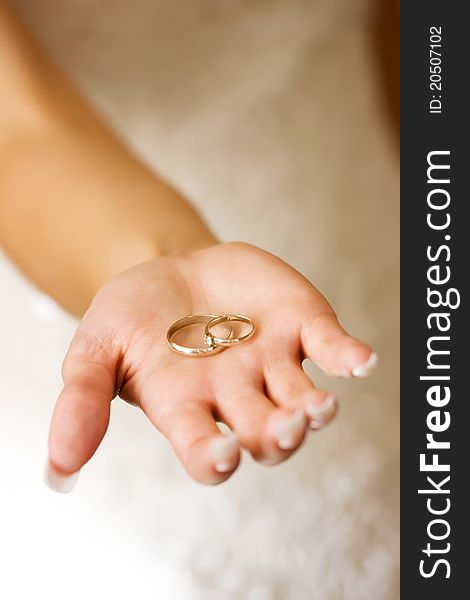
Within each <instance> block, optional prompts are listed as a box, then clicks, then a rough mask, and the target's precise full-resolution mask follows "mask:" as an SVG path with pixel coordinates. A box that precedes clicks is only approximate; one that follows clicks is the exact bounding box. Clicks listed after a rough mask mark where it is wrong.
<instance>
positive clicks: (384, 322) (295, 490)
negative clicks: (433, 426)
mask: <svg viewBox="0 0 470 600" xmlns="http://www.w3.org/2000/svg"><path fill="white" fill-rule="evenodd" d="M16 4H17V5H18V6H19V7H20V8H21V9H22V10H23V12H24V13H25V15H26V16H27V18H28V19H29V21H30V23H31V24H32V26H33V27H34V29H35V30H36V31H37V32H38V34H39V35H40V36H41V37H42V39H43V40H44V42H45V43H46V44H47V45H48V46H49V48H50V49H51V52H52V53H53V54H54V55H55V56H56V57H57V59H58V60H60V61H61V63H62V64H63V65H64V66H65V67H66V68H67V70H68V72H69V73H70V75H71V76H72V77H73V78H74V79H75V81H76V82H77V83H79V85H80V86H81V87H82V89H83V90H84V91H85V92H86V93H87V94H88V95H89V97H90V98H92V99H93V101H94V102H95V103H96V104H97V105H98V106H99V107H100V108H101V110H102V111H103V112H104V113H105V114H106V115H107V116H108V118H109V119H110V120H111V121H112V122H113V124H114V125H115V127H116V128H117V129H118V130H119V131H120V132H121V133H122V135H123V136H124V137H125V138H126V139H127V140H128V141H129V143H130V144H131V145H132V146H133V147H134V148H135V149H136V151H138V152H139V153H140V154H141V156H142V157H144V159H145V160H146V161H148V162H149V163H150V164H151V165H153V166H154V167H155V168H158V170H159V171H160V172H161V173H163V174H164V175H165V176H166V177H168V178H169V179H170V180H172V181H173V182H174V183H175V184H176V185H177V186H179V187H180V188H181V189H182V190H183V191H184V192H185V193H186V194H187V195H188V196H189V197H190V198H191V199H192V200H193V202H194V203H195V204H196V205H197V206H198V207H199V208H200V210H201V211H202V212H203V214H204V215H205V217H206V218H207V219H208V221H209V223H210V224H211V225H212V227H213V228H214V230H215V231H217V233H218V234H219V235H220V236H221V237H222V238H223V239H226V240H231V239H242V240H245V241H249V242H253V243H255V244H257V245H259V246H262V247H265V248H267V249H269V250H270V251H272V252H275V253H277V254H279V255H280V256H282V258H284V259H285V260H287V261H289V262H290V263H291V264H293V265H294V266H296V267H297V268H299V269H300V270H301V271H302V272H304V273H305V274H306V275H307V276H308V277H309V278H310V279H311V280H312V281H313V282H314V283H315V284H316V285H317V286H318V287H319V288H320V289H321V290H322V291H323V292H324V293H325V294H326V295H327V297H328V298H329V299H330V301H331V302H332V303H333V305H334V306H335V307H336V308H337V310H338V312H339V314H340V316H341V318H342V321H343V323H344V324H345V325H346V326H347V327H348V328H349V329H350V330H351V331H352V332H353V333H354V334H356V335H358V336H360V337H363V338H365V339H367V340H369V341H370V342H371V343H372V344H373V345H374V346H375V348H376V349H377V350H378V352H379V355H380V369H379V371H378V372H377V374H376V375H375V376H374V377H373V378H372V379H371V380H370V381H365V382H363V381H352V382H350V381H348V382H340V381H333V382H331V384H330V387H331V388H332V389H333V390H334V391H336V392H337V393H338V396H339V397H340V400H341V412H340V415H339V417H338V420H337V422H336V423H335V424H334V425H333V426H331V427H330V428H329V429H326V430H325V431H323V432H321V433H318V434H312V435H311V436H310V439H309V440H308V442H307V443H306V444H305V447H304V448H303V449H302V450H301V452H299V454H298V455H296V456H295V457H294V458H293V459H292V460H290V461H289V462H287V463H285V464H283V465H282V466H279V467H276V468H266V467H262V466H259V465H257V464H255V463H253V461H252V460H251V459H250V458H249V457H244V461H243V464H242V467H241V469H240V470H239V471H238V472H237V473H236V474H235V476H234V477H233V478H232V479H231V480H230V481H229V482H228V483H227V484H225V485H223V486H220V487H217V488H205V487H202V486H199V485H197V484H195V483H193V482H192V481H191V480H189V478H187V476H186V475H185V474H184V473H183V471H182V469H181V467H180V466H179V464H178V463H177V461H176V459H175V458H174V456H173V454H172V452H171V451H170V449H169V447H168V444H167V443H166V441H165V440H164V439H163V438H162V437H161V436H160V435H159V434H158V433H157V432H155V431H154V430H153V429H152V427H151V426H150V425H149V424H148V423H147V422H146V421H145V419H144V418H143V415H141V414H140V412H139V411H138V410H136V409H133V408H131V407H129V406H127V405H126V404H125V403H123V402H119V401H116V402H114V403H113V411H112V422H111V427H110V431H109V433H108V436H107V438H106V440H105V442H104V443H103V446H102V447H101V448H100V450H99V452H98V453H97V455H96V457H95V458H94V459H93V461H92V462H91V463H90V464H89V465H88V466H87V467H86V468H85V469H83V472H82V474H81V479H80V480H79V483H78V484H77V488H76V490H75V491H74V492H73V494H71V495H69V496H58V495H55V494H53V493H52V492H50V491H49V490H48V489H47V488H45V486H44V484H43V483H42V479H41V478H42V467H43V462H44V460H45V453H46V440H47V428H48V420H49V416H50V413H51V410H52V407H53V404H54V400H55V397H56V395H57V393H58V390H59V389H60V363H61V359H62V357H63V355H64V353H65V351H66V348H67V345H68V342H69V339H70V337H71V335H72V333H73V330H74V328H75V323H74V322H73V320H72V319H70V318H69V317H67V316H66V315H65V314H64V313H62V312H61V311H60V310H59V309H57V307H55V306H54V305H53V304H52V303H51V302H50V301H49V300H48V299H47V298H46V297H44V296H42V295H41V294H39V293H38V292H37V291H36V290H34V289H33V288H32V287H31V286H30V284H29V283H28V282H27V281H26V280H24V279H23V277H22V276H21V275H20V274H19V273H18V272H17V271H16V270H15V268H14V267H13V266H12V265H11V263H9V261H8V260H7V259H6V258H5V257H1V256H0V307H1V311H0V377H1V381H2V386H1V394H0V402H1V410H2V419H1V420H0V472H1V474H2V485H1V495H0V506H1V512H0V540H1V541H0V565H2V566H1V577H0V596H1V597H4V598H8V599H9V600H17V599H18V600H19V599H21V600H23V599H25V598H30V597H38V598H48V599H50V600H59V599H61V598H67V599H73V600H74V599H76V598H77V599H78V598H83V597H87V598H90V599H91V600H95V599H98V598H99V599H101V598H106V599H107V598H115V599H121V598H123V599H124V598H128V597H139V598H142V599H145V600H151V599H152V600H153V599H158V600H167V599H168V600H193V599H194V600H199V599H204V600H226V599H230V600H232V599H237V600H238V599H243V600H244V599H248V600H310V599H318V600H343V599H344V600H371V599H373V600H395V599H396V598H398V250H397V247H398V181H397V176H398V172H397V168H398V167H397V156H396V154H395V148H394V146H393V143H392V140H391V139H390V138H389V135H388V131H387V128H386V125H385V121H384V118H383V115H382V112H381V106H380V104H379V100H378V95H377V89H376V87H377V83H376V80H375V76H374V75H375V73H374V70H373V68H372V64H371V58H370V50H371V48H370V46H369V45H368V40H367V36H366V35H365V24H366V17H367V12H368V7H367V4H366V3H358V2H356V1H353V0H333V1H329V2H328V1H327V0H313V1H311V2H307V1H302V0H293V1H290V2H287V1H281V0H278V1H276V0H275V1H269V2H268V1H251V2H249V1H248V0H246V1H244V0H233V1H224V2H220V1H219V2H217V1H215V0H196V1H191V2H190V1H182V2H173V3H172V2H170V1H169V0H166V1H164V0H160V1H156V2H151V1H150V0H148V1H145V0H134V1H133V2H129V1H126V0H40V1H38V2H34V3H32V2H29V1H28V0H21V1H18V0H17V2H16ZM25 176H26V175H25ZM311 373H313V374H315V375H317V373H316V372H315V371H314V369H312V370H311ZM319 377H320V380H321V382H322V383H323V385H325V381H326V378H324V377H321V376H319Z"/></svg>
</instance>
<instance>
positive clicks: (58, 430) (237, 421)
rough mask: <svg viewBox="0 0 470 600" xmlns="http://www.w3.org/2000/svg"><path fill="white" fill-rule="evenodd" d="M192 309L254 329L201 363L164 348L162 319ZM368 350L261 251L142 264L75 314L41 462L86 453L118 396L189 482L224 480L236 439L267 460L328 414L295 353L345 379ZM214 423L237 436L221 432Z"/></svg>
mask: <svg viewBox="0 0 470 600" xmlns="http://www.w3.org/2000/svg"><path fill="white" fill-rule="evenodd" d="M202 313H203V314H216V315H223V314H228V313H238V314H244V315H247V316H249V317H251V318H252V319H253V321H254V322H255V324H256V335H255V336H254V337H253V338H252V339H251V340H250V341H249V342H247V343H246V344H241V345H237V346H234V347H230V348H228V349H227V350H225V351H223V352H220V353H219V354H216V355H211V356H206V357H202V358H193V357H186V356H182V355H179V354H177V353H175V352H172V351H171V349H170V348H169V347H168V344H167V341H166V332H167V329H168V327H169V326H170V325H171V323H173V322H174V321H175V320H177V319H179V318H181V317H183V316H186V315H190V314H202ZM370 356H371V350H370V348H369V347H368V346H367V345H365V344H363V343H362V342H360V341H358V340H356V339H354V338H352V337H350V336H349V335H348V334H347V333H346V332H345V331H344V330H343V329H342V328H341V327H340V325H339V324H338V321H337V319H336V316H335V314H334V312H333V310H332V309H331V307H330V306H329V304H328V303H327V301H326V300H325V299H324V298H323V296H322V295H321V294H320V293H319V292H318V291H317V290H316V289H315V288H314V287H313V286H312V285H311V284H310V283H309V282H308V281H307V280H306V279H305V278H304V277H303V276H302V275H301V274H300V273H298V272H297V271H295V270H294V269H293V268H292V267H290V266H289V265H287V264H286V263H284V262H283V261H282V260H280V259H279V258H277V257H275V256H273V255H271V254H269V253H267V252H265V251H263V250H260V249H258V248H256V247H254V246H251V245H248V244H244V243H238V242H232V243H227V244H220V245H216V246H212V247H210V248H207V249H204V250H199V251H196V252H192V253H188V254H185V255H179V256H167V257H162V258H157V259H153V260H151V261H148V262H146V263H143V264H141V265H139V266H136V267H134V268H132V269H129V270H128V271H125V272H123V273H121V274H120V275H118V276H117V277H115V278H114V279H113V280H111V281H110V282H109V283H108V284H106V285H105V286H104V287H103V288H102V289H101V290H100V291H99V292H98V294H97V295H96V296H95V298H94V300H93V302H92V304H91V306H90V308H89V310H88V311H87V313H86V314H85V316H84V318H83V320H82V322H81V324H80V327H79V329H78V330H77V333H76V335H75V337H74V339H73V341H72V343H71V346H70V349H69V352H68V354H67V356H66V359H65V361H64V365H63V378H64V384H65V385H64V389H63V391H62V393H61V395H60V397H59V399H58V402H57V405H56V408H55V411H54V415H53V419H52V423H51V431H50V438H49V460H50V465H52V468H53V469H55V470H56V471H57V472H58V473H60V474H70V473H74V472H77V471H78V470H79V469H80V468H81V467H82V466H83V464H85V463H86V462H87V461H88V460H89V459H90V458H91V456H92V455H93V454H94V452H95V450H96V448H97V447H98V445H99V443H100V441H101V439H102V437H103V435H104V434H105V431H106V428H107V425H108V421H109V411H110V404H111V400H112V398H113V397H115V396H116V395H117V394H118V395H119V396H121V397H122V398H124V399H126V400H127V401H129V402H131V403H133V404H136V405H139V406H140V407H141V408H142V410H143V411H144V412H145V414H146V415H147V416H148V418H149V419H150V420H151V421H152V423H153V424H154V425H155V426H156V427H157V428H158V429H159V430H160V431H161V432H162V433H163V434H164V435H165V436H167V437H168V439H169V440H170V442H171V443H172V445H173V447H174V449H175V452H176V454H177V455H178V457H179V459H180V460H181V462H182V463H183V466H184V467H185V469H186V470H187V472H188V473H189V474H190V475H191V476H192V477H193V478H194V479H196V480H197V481H200V482H203V483H219V482H221V481H224V480H225V479H227V478H228V477H229V476H230V475H231V474H232V473H233V471H234V470H235V469H236V467H237V465H238V462H239V458H240V453H239V445H240V446H241V447H244V448H246V449H247V450H248V451H249V452H250V453H251V454H252V455H253V457H254V458H255V459H257V460H260V461H262V462H265V463H268V464H275V463H277V462H280V461H282V460H284V459H285V458H287V457H288V456H290V454H292V452H294V451H295V450H296V449H297V448H298V446H299V445H300V444H301V442H302V440H303V438H304V435H305V431H306V426H307V423H308V420H309V419H310V418H311V417H312V415H315V416H316V418H315V419H314V423H313V426H314V427H320V426H322V425H324V424H326V423H327V422H328V421H329V420H330V419H331V418H333V416H334V413H335V409H336V404H335V402H332V399H331V397H330V396H329V395H328V393H327V392H326V391H322V390H318V389H316V388H315V387H314V385H313V383H312V382H311V380H310V379H309V378H308V377H307V375H306V374H305V373H304V371H303V369H302V360H303V358H305V357H309V358H311V359H312V360H313V361H314V362H316V363H317V364H318V365H319V366H320V367H321V368H323V369H324V370H325V371H326V372H328V373H329V374H331V375H339V376H350V375H351V374H352V371H353V370H354V369H355V368H356V367H358V366H360V365H363V364H365V363H367V361H368V359H369V358H370ZM326 400H328V402H329V404H328V406H326V403H325V401H326ZM322 407H325V409H326V410H322ZM309 415H310V417H309ZM216 421H223V422H225V423H226V424H227V425H228V426H229V427H230V429H231V430H232V431H233V432H234V433H235V434H236V436H237V437H234V436H228V437H225V436H222V434H221V432H220V431H219V429H218V427H217V424H216Z"/></svg>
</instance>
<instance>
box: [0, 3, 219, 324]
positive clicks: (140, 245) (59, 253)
mask: <svg viewBox="0 0 470 600" xmlns="http://www.w3.org/2000/svg"><path fill="white" fill-rule="evenodd" d="M0 90H1V101H0V244H1V245H2V246H3V247H4V248H5V250H6V252H7V253H8V254H10V256H11V257H12V258H13V259H14V260H15V262H16V263H17V264H18V265H19V266H20V268H21V269H22V270H23V271H24V272H25V273H26V275H28V276H29V277H30V278H31V279H32V280H33V281H34V282H35V283H36V284H37V285H39V286H40V287H42V288H43V289H45V290H46V291H47V292H48V293H50V294H51V295H52V296H54V297H55V298H56V299H57V300H58V301H59V302H60V303H61V304H62V305H63V306H65V307H66V308H67V309H68V310H70V311H72V312H74V313H75V314H77V315H80V314H82V313H83V311H84V310H85V309H86V307H87V306H88V304H89V302H90V300H91V298H92V297H93V295H94V294H95V292H96V291H97V290H98V289H99V288H100V287H101V285H103V284H104V283H105V282H106V281H107V280H109V279H110V278H111V277H112V276H114V275H116V274H117V273H119V272H120V271H122V270H124V269H125V268H127V267H130V266H132V265H134V264H137V263H140V262H143V261H144V260H147V259H149V258H152V257H155V256H161V255H166V254H173V253H178V252H182V251H188V250H192V249H196V248H200V247H205V246H209V245H211V244H214V243H216V239H215V238H214V236H213V235H212V233H211V232H210V231H209V230H208V228H207V227H206V226H205V224H204V223H203V221H202V220H201V218H200V217H199V215H198V214H197V213H196V211H195V210H194V209H193V208H192V207H191V206H190V205H189V204H188V202H187V201H186V200H185V199H184V198H183V197H182V196H181V195H180V194H179V193H178V192H177V191H175V190H174V189H172V188H171V187H170V186H169V185H168V184H166V183H165V182H164V181H163V180H161V179H159V178H158V177H157V176H156V175H155V174H154V173H152V172H151V171H149V169H147V168H146V167H145V166H144V165H143V164H142V163H141V162H140V161H139V160H138V159H137V158H136V157H135V156H133V155H132V153H131V152H130V151H129V150H128V149H127V148H126V147H125V145H124V144H123V143H122V142H121V140H119V138H118V137H117V136H116V135H115V134H114V133H113V132H112V131H111V129H110V128H109V127H108V126H107V124H106V123H105V122H104V121H103V120H102V119H101V118H100V117H99V116H98V115H97V114H96V112H95V111H94V110H93V109H92V108H91V107H90V106H89V105H88V104H87V103H86V101H85V100H84V99H83V98H82V97H81V96H80V94H79V93H78V91H77V90H76V89H75V88H74V87H73V86H72V85H71V84H70V82H68V81H67V79H66V78H65V77H64V76H63V74H62V73H61V72H60V71H59V70H58V69H57V68H56V66H55V65H54V64H53V63H52V62H51V61H50V60H49V59H48V57H47V56H46V55H45V54H44V53H43V51H42V49H41V48H40V47H39V46H38V44H37V43H36V42H35V40H33V39H32V38H31V36H30V35H29V34H28V32H27V31H26V30H25V29H24V28H23V27H22V26H21V24H19V23H18V21H17V20H16V19H15V17H14V15H12V14H11V12H10V11H9V10H8V8H7V7H6V6H5V5H4V4H2V5H1V6H0Z"/></svg>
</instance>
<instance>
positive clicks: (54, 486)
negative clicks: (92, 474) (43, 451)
mask: <svg viewBox="0 0 470 600" xmlns="http://www.w3.org/2000/svg"><path fill="white" fill-rule="evenodd" d="M79 475H80V471H77V472H76V473H72V474H71V475H63V474H62V473H59V471H57V469H55V468H54V467H53V466H52V465H51V463H50V461H49V460H48V461H47V465H46V469H45V472H44V480H45V482H46V484H47V485H48V486H49V487H50V488H51V490H54V491H55V492H61V493H63V494H66V493H67V492H70V491H72V489H73V488H74V486H75V484H76V483H77V479H78V476H79Z"/></svg>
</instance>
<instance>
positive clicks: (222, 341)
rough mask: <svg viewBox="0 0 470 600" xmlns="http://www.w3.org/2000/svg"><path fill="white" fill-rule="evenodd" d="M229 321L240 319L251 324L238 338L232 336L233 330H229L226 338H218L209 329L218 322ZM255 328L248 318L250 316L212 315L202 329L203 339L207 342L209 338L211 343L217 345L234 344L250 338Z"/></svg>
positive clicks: (218, 323)
mask: <svg viewBox="0 0 470 600" xmlns="http://www.w3.org/2000/svg"><path fill="white" fill-rule="evenodd" d="M231 321H240V322H241V323H248V324H249V325H251V329H250V331H249V332H248V333H246V334H245V335H242V336H241V337H239V338H234V337H233V331H231V334H230V336H229V337H227V338H220V337H217V336H215V335H213V334H212V333H211V331H210V330H211V329H212V328H213V327H215V326H216V325H220V323H229V324H230V322H231ZM255 329H256V327H255V324H254V323H253V321H252V319H250V317H244V316H243V315H223V316H222V317H214V318H213V319H212V320H211V321H209V322H208V323H207V325H206V327H205V329H204V339H206V340H208V343H209V340H210V341H211V342H212V344H215V345H216V346H219V347H220V346H222V347H227V346H234V345H235V344H242V343H243V342H247V341H248V340H249V339H250V338H252V337H253V336H254V334H255Z"/></svg>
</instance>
